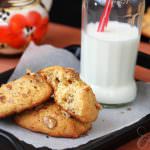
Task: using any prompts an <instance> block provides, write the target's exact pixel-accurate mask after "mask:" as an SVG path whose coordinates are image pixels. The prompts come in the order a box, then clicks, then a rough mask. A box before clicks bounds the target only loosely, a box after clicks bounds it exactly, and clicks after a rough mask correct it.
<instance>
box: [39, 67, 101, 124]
mask: <svg viewBox="0 0 150 150" xmlns="http://www.w3.org/2000/svg"><path fill="white" fill-rule="evenodd" d="M38 73H39V74H40V75H42V76H44V77H45V78H46V79H47V82H48V83H49V84H50V85H51V86H52V88H53V89H54V99H55V102H56V103H57V104H58V105H59V106H61V107H62V108H63V109H64V110H65V111H67V112H68V113H69V114H71V115H72V116H73V117H75V118H76V119H77V120H80V121H81V122H85V123H88V122H93V121H95V120H96V119H97V117H98V113H99V110H100V108H101V106H100V104H99V103H98V102H96V98H95V95H94V93H93V91H92V89H91V88H90V86H88V85H87V84H86V83H84V82H83V81H82V80H81V79H80V77H79V74H78V73H76V72H75V70H73V69H71V68H64V67H61V66H53V67H48V68H45V69H43V70H40V71H39V72H38Z"/></svg>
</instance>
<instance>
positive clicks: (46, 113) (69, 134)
mask: <svg viewBox="0 0 150 150" xmlns="http://www.w3.org/2000/svg"><path fill="white" fill-rule="evenodd" d="M15 122H16V123H17V124H18V125H20V126H22V127H24V128H26V129H29V130H31V131H34V132H40V133H44V134H47V135H49V136H54V137H65V138H77V137H80V136H81V135H83V134H85V133H87V132H88V130H89V129H90V128H91V123H81V122H80V121H78V120H76V119H74V118H72V117H71V116H70V115H69V114H68V113H67V112H65V111H64V110H62V108H61V107H60V106H58V105H57V104H56V103H53V102H48V103H45V104H44V105H42V106H41V107H39V108H38V107H37V108H35V109H33V110H30V111H26V112H24V113H22V114H20V115H18V116H16V117H15Z"/></svg>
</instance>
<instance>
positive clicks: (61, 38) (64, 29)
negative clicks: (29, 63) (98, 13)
mask: <svg viewBox="0 0 150 150" xmlns="http://www.w3.org/2000/svg"><path fill="white" fill-rule="evenodd" d="M80 34H81V32H80V30H79V29H76V28H72V27H68V26H63V25H59V24H54V23H51V24H50V25H49V29H48V33H47V36H46V37H45V39H44V40H43V42H42V43H44V44H52V45H54V46H56V47H65V46H69V45H74V44H75V45H76V44H80V40H81V38H80V37H81V35H80ZM140 50H141V51H143V52H144V53H147V54H150V45H149V44H146V43H141V44H140ZM18 61H19V58H0V72H3V71H6V70H9V69H11V68H13V67H15V66H16V64H17V63H18ZM143 71H144V73H143ZM136 79H139V80H143V81H150V70H148V69H143V68H141V67H139V66H137V67H136ZM137 140H138V139H135V140H133V141H131V142H129V143H127V144H126V145H124V146H122V147H120V148H119V149H118V150H139V149H138V148H137ZM142 150H144V149H142ZM145 150H148V149H145Z"/></svg>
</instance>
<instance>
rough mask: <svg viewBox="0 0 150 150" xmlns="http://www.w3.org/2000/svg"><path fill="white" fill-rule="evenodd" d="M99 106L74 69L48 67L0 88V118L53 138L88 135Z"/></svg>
mask: <svg viewBox="0 0 150 150" xmlns="http://www.w3.org/2000/svg"><path fill="white" fill-rule="evenodd" d="M100 108H101V106H100V104H98V103H97V102H96V98H95V95H94V93H93V91H92V89H91V88H90V87H89V86H88V85H87V84H86V83H84V82H83V81H82V80H81V79H80V77H79V75H78V73H76V72H75V71H74V70H73V69H70V68H64V67H60V66H54V67H48V68H45V69H43V70H40V71H39V72H37V73H35V74H34V73H31V72H30V71H28V72H27V74H26V75H25V76H23V77H22V78H20V79H18V80H15V81H12V82H9V83H7V84H5V85H2V86H1V88H0V118H4V117H7V116H10V115H13V114H16V113H19V114H17V115H16V116H15V119H14V120H15V122H16V123H17V124H18V125H20V126H22V127H24V128H26V129H29V130H31V131H34V132H40V133H44V134H47V135H49V136H54V137H71V138H77V137H80V136H81V135H83V134H85V133H87V132H88V130H89V129H90V128H91V126H92V122H93V121H95V120H96V119H97V117H98V113H99V110H100Z"/></svg>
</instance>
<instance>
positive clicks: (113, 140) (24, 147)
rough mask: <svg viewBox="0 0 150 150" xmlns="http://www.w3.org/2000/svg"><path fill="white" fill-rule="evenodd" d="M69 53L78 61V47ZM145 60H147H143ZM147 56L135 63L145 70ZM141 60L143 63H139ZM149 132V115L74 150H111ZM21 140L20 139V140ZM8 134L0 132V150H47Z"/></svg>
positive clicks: (0, 81)
mask: <svg viewBox="0 0 150 150" xmlns="http://www.w3.org/2000/svg"><path fill="white" fill-rule="evenodd" d="M67 49H68V50H69V51H71V52H72V53H74V54H75V55H76V56H77V58H79V59H80V48H79V46H71V47H67ZM145 58H147V59H145ZM148 58H149V55H145V54H143V53H139V57H138V61H137V63H138V64H139V65H141V66H143V67H145V68H149V65H150V64H149V63H147V62H148ZM140 60H143V61H140ZM12 73H13V69H12V70H9V71H7V72H4V73H2V74H0V85H1V84H3V83H6V82H7V80H8V78H9V77H10V75H11V74H12ZM147 132H150V115H147V116H145V117H144V118H143V119H141V120H140V121H139V122H137V123H135V124H133V125H131V126H129V127H126V128H123V129H121V130H119V131H117V132H114V133H112V134H110V135H107V136H105V137H102V138H98V139H96V140H93V141H90V142H89V143H87V144H85V145H81V146H79V147H77V148H74V150H88V149H89V150H94V149H100V150H108V149H110V147H111V150H113V149H116V148H118V147H119V146H121V145H123V144H125V143H127V142H129V141H130V140H132V139H134V138H136V137H140V135H143V134H144V133H147ZM20 140H21V139H20ZM20 140H19V139H17V138H16V137H14V136H13V135H11V134H10V133H7V132H6V131H3V130H0V150H4V149H6V150H48V148H38V149H36V148H34V147H33V146H32V145H29V144H27V143H25V142H22V141H20Z"/></svg>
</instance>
